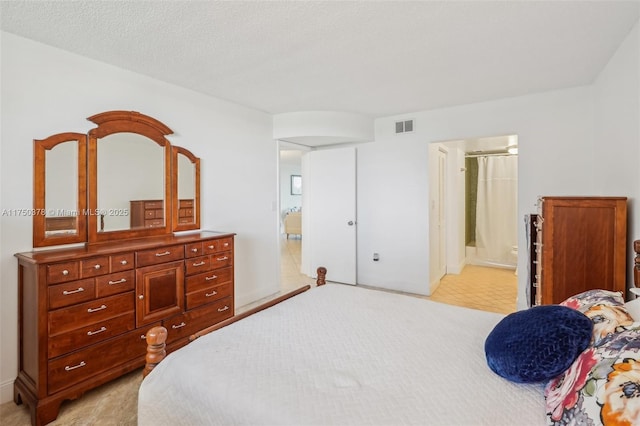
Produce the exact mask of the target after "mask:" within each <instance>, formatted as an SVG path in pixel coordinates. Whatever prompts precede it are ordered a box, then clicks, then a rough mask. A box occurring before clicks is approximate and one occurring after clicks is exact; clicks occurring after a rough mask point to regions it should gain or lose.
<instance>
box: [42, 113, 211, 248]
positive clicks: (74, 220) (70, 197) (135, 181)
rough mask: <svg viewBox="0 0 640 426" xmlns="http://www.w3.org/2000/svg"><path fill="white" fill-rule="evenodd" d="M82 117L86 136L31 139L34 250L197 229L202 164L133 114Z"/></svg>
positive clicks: (156, 125)
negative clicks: (87, 128)
mask: <svg viewBox="0 0 640 426" xmlns="http://www.w3.org/2000/svg"><path fill="white" fill-rule="evenodd" d="M88 120H90V121H92V122H93V123H95V124H97V127H96V128H94V129H92V130H91V131H89V133H88V135H85V134H81V133H62V134H58V135H54V136H51V137H49V138H47V139H43V140H36V141H34V213H40V214H34V217H33V244H34V247H43V246H50V245H61V244H70V243H82V242H89V243H99V242H106V241H113V240H118V239H124V238H141V237H147V236H155V235H165V234H169V233H171V232H173V231H183V230H192V229H199V227H200V197H199V192H200V160H199V158H197V157H195V156H194V155H193V154H192V153H191V152H189V151H188V150H186V149H184V148H181V147H174V146H172V145H171V144H170V142H169V141H168V140H167V139H166V136H167V135H170V134H172V133H173V132H172V131H171V129H169V128H168V127H167V126H165V125H164V124H163V123H161V122H160V121H158V120H156V119H154V118H151V117H149V116H146V115H143V114H140V113H137V112H132V111H109V112H105V113H101V114H97V115H94V116H92V117H89V118H88ZM181 215H182V216H181Z"/></svg>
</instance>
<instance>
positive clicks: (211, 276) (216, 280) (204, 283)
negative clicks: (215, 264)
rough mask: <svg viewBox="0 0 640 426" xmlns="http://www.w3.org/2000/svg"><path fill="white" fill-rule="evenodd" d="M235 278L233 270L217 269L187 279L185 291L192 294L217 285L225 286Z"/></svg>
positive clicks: (229, 268)
mask: <svg viewBox="0 0 640 426" xmlns="http://www.w3.org/2000/svg"><path fill="white" fill-rule="evenodd" d="M232 278H233V268H231V267H228V268H223V269H216V270H214V271H208V272H205V273H202V274H198V275H193V276H190V277H187V279H186V287H185V291H186V292H187V293H191V292H194V291H198V290H203V289H205V288H209V287H212V286H215V285H219V284H224V283H227V282H229V281H231V279H232Z"/></svg>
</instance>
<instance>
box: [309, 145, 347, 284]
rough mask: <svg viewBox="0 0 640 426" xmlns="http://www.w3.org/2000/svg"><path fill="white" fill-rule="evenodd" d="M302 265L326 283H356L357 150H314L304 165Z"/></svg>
mask: <svg viewBox="0 0 640 426" xmlns="http://www.w3.org/2000/svg"><path fill="white" fill-rule="evenodd" d="M302 175H303V177H304V178H303V183H302V184H303V188H302V193H303V199H304V201H303V212H302V220H303V223H302V234H303V235H304V237H303V239H302V257H303V258H302V262H303V265H305V267H304V269H306V271H305V273H307V274H308V275H312V276H313V275H315V270H316V269H317V268H318V267H319V266H324V267H326V268H327V280H328V281H334V282H339V283H344V284H355V283H356V150H355V148H339V149H326V150H319V151H312V152H309V153H307V154H306V155H305V156H304V158H303V162H302Z"/></svg>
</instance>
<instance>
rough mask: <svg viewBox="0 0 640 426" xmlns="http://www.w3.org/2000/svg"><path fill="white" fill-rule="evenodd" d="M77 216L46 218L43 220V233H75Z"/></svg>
mask: <svg viewBox="0 0 640 426" xmlns="http://www.w3.org/2000/svg"><path fill="white" fill-rule="evenodd" d="M76 220H77V216H52V217H48V216H46V217H45V218H44V231H45V232H46V233H48V234H47V235H54V234H55V233H71V234H75V233H76Z"/></svg>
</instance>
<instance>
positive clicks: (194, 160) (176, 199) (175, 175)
mask: <svg viewBox="0 0 640 426" xmlns="http://www.w3.org/2000/svg"><path fill="white" fill-rule="evenodd" d="M178 154H181V155H184V156H185V157H187V158H188V159H189V161H190V162H191V164H193V167H194V168H195V182H194V207H193V208H194V212H193V214H194V222H192V223H180V214H179V209H180V194H179V191H178V186H179V185H178V184H179V167H178ZM171 157H172V167H171V185H172V187H171V192H172V194H174V196H173V198H172V202H173V206H172V209H173V216H172V217H173V230H174V231H188V230H191V229H199V228H200V159H199V158H198V157H196V156H195V155H193V153H191V151H189V150H187V149H185V148H182V147H181V146H174V147H172V156H171Z"/></svg>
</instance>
